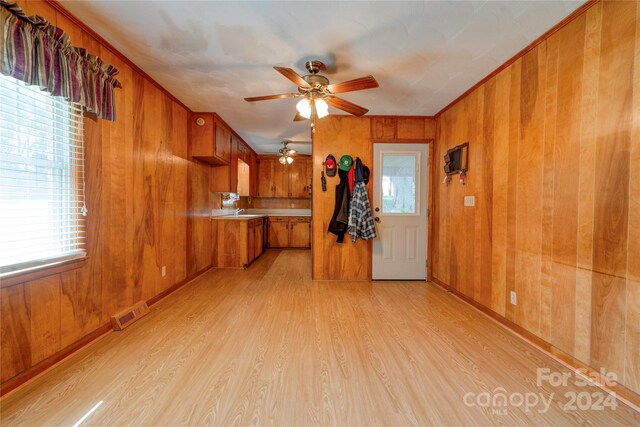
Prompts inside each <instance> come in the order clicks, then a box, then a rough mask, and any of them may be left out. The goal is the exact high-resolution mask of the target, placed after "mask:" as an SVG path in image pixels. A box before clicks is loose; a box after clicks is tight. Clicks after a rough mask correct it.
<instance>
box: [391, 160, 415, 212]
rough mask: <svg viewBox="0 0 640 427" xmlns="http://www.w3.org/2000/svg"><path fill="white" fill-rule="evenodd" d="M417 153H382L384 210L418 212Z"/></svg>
mask: <svg viewBox="0 0 640 427" xmlns="http://www.w3.org/2000/svg"><path fill="white" fill-rule="evenodd" d="M417 164H418V162H417V155H415V154H383V155H382V212H383V213H386V214H416V213H418V212H417V206H418V200H417V197H418V196H417V191H416V185H417V179H418V176H417V175H418V174H417V168H416V165H417Z"/></svg>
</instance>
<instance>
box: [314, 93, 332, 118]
mask: <svg viewBox="0 0 640 427" xmlns="http://www.w3.org/2000/svg"><path fill="white" fill-rule="evenodd" d="M315 103H316V114H317V115H318V118H319V119H321V118H323V117H326V116H327V115H329V104H327V101H325V100H324V99H322V98H316V100H315Z"/></svg>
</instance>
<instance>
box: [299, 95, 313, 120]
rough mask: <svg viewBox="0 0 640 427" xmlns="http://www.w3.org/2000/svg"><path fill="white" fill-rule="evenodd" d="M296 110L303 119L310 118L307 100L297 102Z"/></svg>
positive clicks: (309, 107)
mask: <svg viewBox="0 0 640 427" xmlns="http://www.w3.org/2000/svg"><path fill="white" fill-rule="evenodd" d="M296 110H298V113H300V115H301V116H302V117H304V118H305V119H308V118H309V117H311V102H310V101H309V98H307V97H304V98H302V99H301V100H300V101H298V103H297V104H296Z"/></svg>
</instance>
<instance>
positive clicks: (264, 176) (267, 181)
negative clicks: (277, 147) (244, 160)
mask: <svg viewBox="0 0 640 427" xmlns="http://www.w3.org/2000/svg"><path fill="white" fill-rule="evenodd" d="M275 162H276V160H275V159H267V158H263V159H260V160H259V161H258V192H257V193H258V197H273V194H274V184H273V171H274V167H275V164H274V163H275Z"/></svg>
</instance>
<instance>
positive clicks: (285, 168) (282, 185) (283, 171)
mask: <svg viewBox="0 0 640 427" xmlns="http://www.w3.org/2000/svg"><path fill="white" fill-rule="evenodd" d="M273 197H291V193H290V192H289V165H282V164H280V162H279V161H277V160H276V161H275V162H274V163H273Z"/></svg>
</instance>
